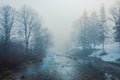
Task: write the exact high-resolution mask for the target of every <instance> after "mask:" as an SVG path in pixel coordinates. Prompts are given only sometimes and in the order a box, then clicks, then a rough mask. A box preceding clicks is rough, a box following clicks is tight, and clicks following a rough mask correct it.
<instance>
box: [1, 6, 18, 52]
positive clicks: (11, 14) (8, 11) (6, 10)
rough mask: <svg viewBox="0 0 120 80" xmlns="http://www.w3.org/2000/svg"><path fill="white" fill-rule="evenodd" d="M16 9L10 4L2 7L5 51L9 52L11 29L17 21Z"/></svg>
mask: <svg viewBox="0 0 120 80" xmlns="http://www.w3.org/2000/svg"><path fill="white" fill-rule="evenodd" d="M15 16H16V11H15V9H13V8H12V7H10V6H8V5H7V6H3V7H2V8H1V9H0V25H1V30H2V34H3V38H4V39H3V40H4V51H5V54H7V51H8V48H9V45H10V40H11V39H10V38H11V30H12V28H13V26H14V23H15Z"/></svg>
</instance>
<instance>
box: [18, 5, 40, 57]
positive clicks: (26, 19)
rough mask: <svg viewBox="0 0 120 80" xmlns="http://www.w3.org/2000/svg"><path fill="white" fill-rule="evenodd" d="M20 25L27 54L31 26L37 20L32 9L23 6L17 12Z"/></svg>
mask: <svg viewBox="0 0 120 80" xmlns="http://www.w3.org/2000/svg"><path fill="white" fill-rule="evenodd" d="M18 20H19V22H20V24H21V26H22V27H23V32H24V37H25V46H26V55H28V54H29V50H28V49H29V44H30V38H31V35H32V32H33V28H34V27H35V26H36V24H37V22H38V16H37V14H36V13H35V11H33V10H32V9H30V8H28V7H26V6H24V7H23V8H22V9H21V10H20V12H19V18H18Z"/></svg>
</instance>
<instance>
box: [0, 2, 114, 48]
mask: <svg viewBox="0 0 120 80" xmlns="http://www.w3.org/2000/svg"><path fill="white" fill-rule="evenodd" d="M114 1H115V0H0V5H5V4H10V5H11V6H13V7H14V8H16V9H19V8H20V7H21V6H23V5H27V6H30V7H31V8H33V9H34V10H36V12H38V14H39V15H40V16H41V17H42V19H43V22H44V25H45V26H46V27H47V28H48V29H49V30H50V32H51V33H52V34H53V35H54V38H53V42H54V45H55V47H56V48H57V49H60V48H63V46H64V45H65V44H66V42H69V39H70V36H71V32H72V26H73V23H74V21H76V20H77V19H79V18H80V16H81V14H82V13H83V11H84V10H86V11H87V12H88V13H91V12H92V11H96V12H98V11H99V9H100V6H101V4H104V5H105V7H106V9H108V8H109V7H110V5H112V4H113V2H114Z"/></svg>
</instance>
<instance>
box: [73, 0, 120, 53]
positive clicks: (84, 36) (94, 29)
mask: <svg viewBox="0 0 120 80" xmlns="http://www.w3.org/2000/svg"><path fill="white" fill-rule="evenodd" d="M108 11H109V16H108V15H107V14H108V13H106V9H105V7H104V5H103V6H102V7H101V9H100V11H99V14H98V13H96V12H93V13H91V15H90V16H88V14H87V12H86V11H85V12H84V14H83V16H81V18H80V19H79V20H78V21H77V22H76V23H75V30H74V33H75V35H74V37H73V38H74V40H75V42H77V45H79V46H81V48H82V49H83V50H85V49H91V48H94V49H95V47H96V45H100V44H102V49H103V52H104V51H105V50H104V42H105V39H106V37H109V36H111V35H110V34H111V31H109V27H110V26H113V25H114V26H113V27H114V28H113V31H114V33H113V35H112V36H114V39H115V41H116V42H119V43H120V1H117V2H116V3H115V4H114V5H113V6H111V7H110V9H109V10H108ZM111 24H112V25H111ZM109 33H110V34H109ZM76 35H77V36H76Z"/></svg>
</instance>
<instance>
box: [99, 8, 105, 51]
mask: <svg viewBox="0 0 120 80" xmlns="http://www.w3.org/2000/svg"><path fill="white" fill-rule="evenodd" d="M100 13H101V14H100V29H99V32H100V33H99V34H100V36H99V37H100V38H99V39H100V42H101V43H102V50H103V53H104V52H105V49H104V42H105V38H106V33H107V30H106V15H105V7H104V6H102V7H101V11H100Z"/></svg>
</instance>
